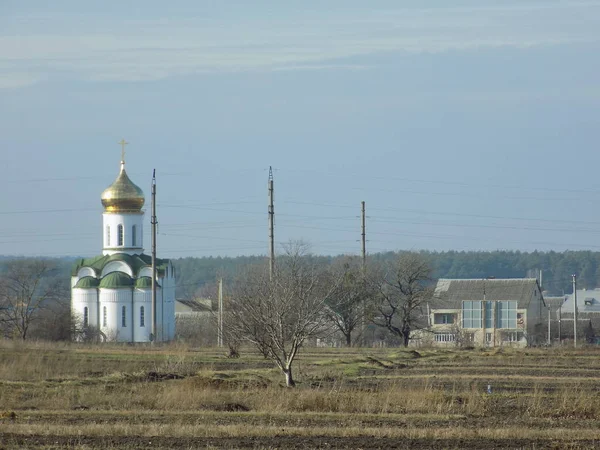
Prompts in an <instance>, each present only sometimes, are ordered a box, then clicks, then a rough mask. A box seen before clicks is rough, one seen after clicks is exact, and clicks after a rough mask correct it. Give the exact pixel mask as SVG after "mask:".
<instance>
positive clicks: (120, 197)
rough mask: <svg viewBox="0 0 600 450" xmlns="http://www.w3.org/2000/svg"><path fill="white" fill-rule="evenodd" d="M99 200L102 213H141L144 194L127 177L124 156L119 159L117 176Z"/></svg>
mask: <svg viewBox="0 0 600 450" xmlns="http://www.w3.org/2000/svg"><path fill="white" fill-rule="evenodd" d="M123 153H124V152H123ZM101 200H102V206H104V212H107V213H123V212H133V213H136V212H141V210H142V207H143V206H144V202H145V200H146V199H145V198H144V192H143V191H142V190H141V189H140V188H139V187H138V186H136V185H135V184H134V183H133V181H131V180H130V179H129V177H128V176H127V172H125V158H124V155H123V157H122V158H121V172H120V173H119V176H118V177H117V179H116V180H115V182H114V183H113V184H111V185H110V186H109V187H107V188H106V189H105V190H104V192H102V196H101Z"/></svg>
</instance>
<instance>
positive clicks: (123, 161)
mask: <svg viewBox="0 0 600 450" xmlns="http://www.w3.org/2000/svg"><path fill="white" fill-rule="evenodd" d="M119 144H120V145H121V162H122V163H125V146H126V145H128V144H129V142H125V139H121V142H119Z"/></svg>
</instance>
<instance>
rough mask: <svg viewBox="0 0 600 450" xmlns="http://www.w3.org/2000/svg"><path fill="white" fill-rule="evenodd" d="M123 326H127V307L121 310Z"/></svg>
mask: <svg viewBox="0 0 600 450" xmlns="http://www.w3.org/2000/svg"><path fill="white" fill-rule="evenodd" d="M121 326H122V327H123V328H125V327H126V326H127V306H123V308H121Z"/></svg>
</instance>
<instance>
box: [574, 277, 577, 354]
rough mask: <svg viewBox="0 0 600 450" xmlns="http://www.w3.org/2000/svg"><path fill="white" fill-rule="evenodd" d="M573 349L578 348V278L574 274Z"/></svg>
mask: <svg viewBox="0 0 600 450" xmlns="http://www.w3.org/2000/svg"><path fill="white" fill-rule="evenodd" d="M573 334H574V336H573V347H577V277H576V275H575V274H573Z"/></svg>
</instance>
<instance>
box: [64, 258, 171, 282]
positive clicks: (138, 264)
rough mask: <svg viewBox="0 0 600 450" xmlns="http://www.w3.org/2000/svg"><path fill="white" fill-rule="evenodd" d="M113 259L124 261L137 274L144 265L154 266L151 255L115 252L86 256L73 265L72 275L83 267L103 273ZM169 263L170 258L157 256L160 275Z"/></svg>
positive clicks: (157, 268)
mask: <svg viewBox="0 0 600 450" xmlns="http://www.w3.org/2000/svg"><path fill="white" fill-rule="evenodd" d="M113 261H123V262H124V263H126V264H127V265H128V266H129V267H131V269H132V270H133V274H134V275H137V274H138V273H139V271H140V269H141V268H142V267H150V266H152V257H151V256H150V255H145V254H143V253H141V254H139V255H137V254H135V255H128V254H127V253H115V254H113V255H101V256H96V257H94V258H85V259H80V260H78V261H77V262H76V263H75V265H74V266H73V270H72V271H71V275H72V276H77V273H78V272H79V270H80V269H82V268H83V267H90V268H91V269H93V270H94V272H96V275H98V276H99V275H100V274H101V273H102V269H104V267H105V266H106V265H107V264H108V263H110V262H113ZM168 264H169V260H168V259H159V258H156V271H157V272H158V274H159V275H163V274H164V273H165V269H166V267H167V265H168Z"/></svg>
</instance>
